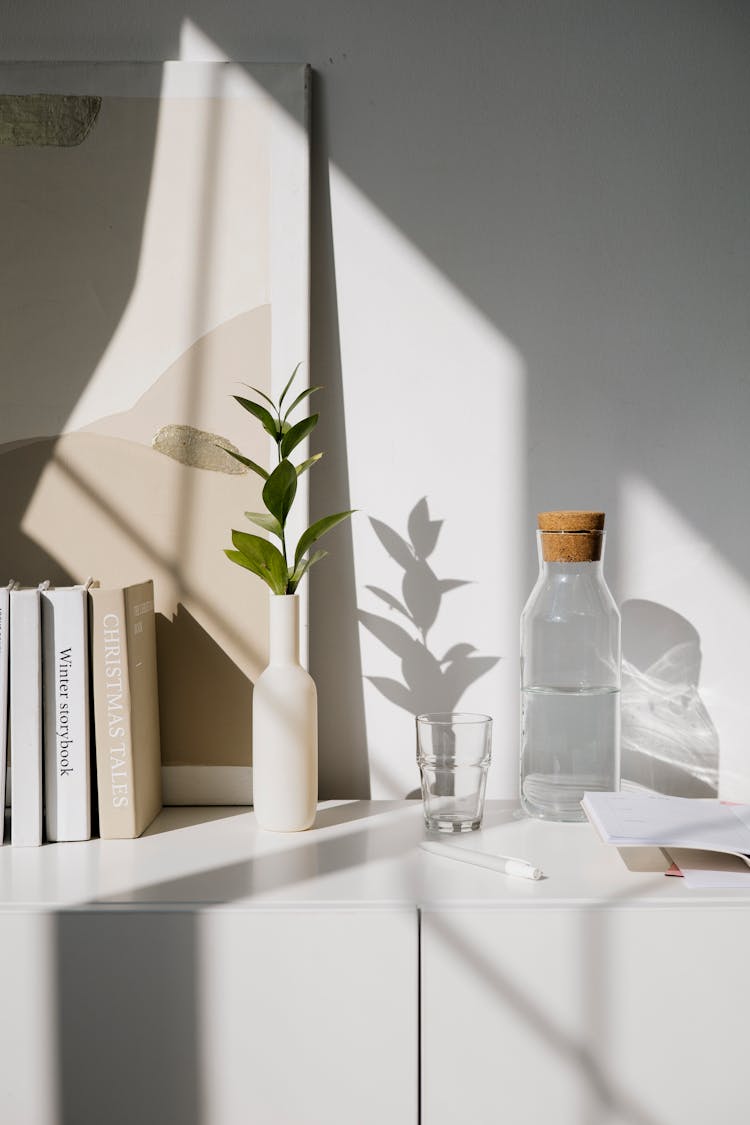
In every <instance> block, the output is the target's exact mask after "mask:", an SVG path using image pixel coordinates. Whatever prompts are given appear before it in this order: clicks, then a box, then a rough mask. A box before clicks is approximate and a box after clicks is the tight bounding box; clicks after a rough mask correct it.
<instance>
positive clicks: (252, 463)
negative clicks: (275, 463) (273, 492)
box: [214, 442, 268, 480]
mask: <svg viewBox="0 0 750 1125" xmlns="http://www.w3.org/2000/svg"><path fill="white" fill-rule="evenodd" d="M214 444H215V445H216V448H217V449H223V450H224V452H225V453H228V454H229V456H230V457H234V459H235V461H239V463H240V464H241V465H246V466H247V467H248V469H252V470H253V472H254V473H257V474H258V476H260V477H263V480H268V473H267V472H266V470H265V469H262V468H261V467H260V465H257V464H256V463H255V461H251V460H250V458H249V457H243V456H242V454H241V453H235V451H234V450H233V449H227V447H226V446H225V445H219V443H218V442H215V443H214Z"/></svg>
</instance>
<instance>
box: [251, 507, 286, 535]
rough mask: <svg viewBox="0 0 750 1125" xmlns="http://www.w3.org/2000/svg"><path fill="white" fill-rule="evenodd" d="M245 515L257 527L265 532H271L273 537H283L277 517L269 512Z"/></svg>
mask: <svg viewBox="0 0 750 1125" xmlns="http://www.w3.org/2000/svg"><path fill="white" fill-rule="evenodd" d="M245 515H246V516H247V518H248V519H249V520H250V522H251V523H254V524H255V525H256V526H257V527H262V528H263V530H264V531H270V532H271V533H272V534H273V535H278V537H279V539H281V536H282V535H283V531H282V527H281V524H280V523H279V521H278V520H277V519H276V516H272V515H270V514H269V513H268V512H245Z"/></svg>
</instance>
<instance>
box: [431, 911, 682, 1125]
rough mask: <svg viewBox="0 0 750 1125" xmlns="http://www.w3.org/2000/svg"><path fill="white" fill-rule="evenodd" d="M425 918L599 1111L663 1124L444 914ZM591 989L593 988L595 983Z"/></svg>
mask: <svg viewBox="0 0 750 1125" xmlns="http://www.w3.org/2000/svg"><path fill="white" fill-rule="evenodd" d="M623 897H629V896H627V895H626V896H623ZM613 901H614V899H613V900H611V901H610V900H608V902H607V905H611V904H612V902H613ZM429 918H430V928H431V930H432V932H434V933H435V934H436V936H437V937H438V938H439V939H440V940H441V941H442V942H443V944H444V945H446V946H448V947H449V948H450V949H451V951H452V952H453V953H454V954H455V955H457V956H458V957H460V958H461V961H462V963H463V964H464V965H466V966H468V968H469V969H470V970H471V971H472V972H473V973H474V974H475V975H477V976H479V977H481V979H482V982H483V984H484V985H485V986H486V987H487V988H489V989H490V990H491V991H492V993H493V994H494V995H495V997H496V999H498V1000H499V1001H500V1002H501V1003H503V1004H504V1005H507V1006H508V1007H509V1008H510V1009H511V1010H512V1011H513V1012H514V1014H515V1015H516V1016H518V1017H519V1018H520V1020H521V1021H522V1022H523V1023H524V1024H526V1025H527V1026H528V1027H529V1028H530V1029H531V1031H533V1032H534V1034H535V1035H536V1036H537V1037H538V1038H539V1039H540V1040H541V1041H542V1042H543V1043H544V1044H545V1045H546V1046H547V1047H549V1048H550V1049H552V1050H553V1051H555V1053H556V1054H558V1055H559V1056H560V1057H561V1058H563V1059H564V1060H565V1061H566V1062H567V1063H568V1064H569V1065H570V1066H572V1067H574V1068H575V1069H576V1071H577V1072H578V1073H579V1074H580V1075H581V1077H582V1078H583V1080H584V1081H585V1082H586V1084H587V1087H588V1089H589V1092H590V1093H591V1094H592V1095H593V1097H594V1099H595V1100H596V1103H597V1105H598V1107H599V1108H600V1109H607V1110H609V1111H611V1112H615V1113H617V1114H619V1115H620V1117H621V1119H622V1120H624V1121H629V1122H631V1123H632V1125H663V1122H661V1121H660V1120H659V1119H658V1118H656V1117H654V1115H653V1114H652V1113H650V1112H649V1111H648V1110H647V1109H646V1108H645V1107H644V1106H642V1105H640V1104H639V1103H638V1102H637V1101H636V1100H635V1099H634V1098H632V1097H631V1096H629V1095H628V1094H626V1093H624V1092H623V1091H621V1090H618V1089H617V1087H616V1085H615V1083H614V1082H613V1081H612V1079H611V1078H609V1077H608V1075H607V1074H606V1073H605V1071H604V1068H603V1066H602V1064H601V1063H600V1062H599V1060H598V1059H597V1057H596V1054H595V1053H594V1050H593V1049H592V1048H591V1047H589V1046H587V1045H586V1044H584V1043H581V1042H579V1041H577V1040H576V1039H575V1038H573V1036H571V1035H568V1034H567V1033H566V1032H564V1031H562V1030H561V1029H560V1028H559V1027H556V1026H555V1025H554V1024H553V1023H552V1021H551V1020H550V1019H549V1018H548V1017H547V1016H546V1015H545V1014H544V1012H543V1011H542V1010H541V1009H540V1008H539V1007H538V1005H536V1004H535V1003H534V1002H533V1001H532V1000H531V999H530V997H529V996H528V995H526V994H525V993H524V992H523V991H522V990H521V989H520V988H519V987H518V985H517V984H516V983H515V982H514V981H513V980H511V979H510V977H509V976H508V975H507V974H506V973H503V972H502V971H501V970H500V969H499V968H498V963H497V962H495V961H491V960H490V959H489V958H488V957H486V956H485V955H484V954H482V953H480V952H479V951H478V950H477V949H473V948H472V947H471V946H470V944H469V942H468V941H466V940H463V939H462V938H461V937H460V936H459V935H458V934H457V933H456V932H455V930H451V929H450V926H449V924H447V922H446V914H445V913H440V912H439V911H433V910H431V911H430V912H429ZM423 926H424V920H423ZM422 932H424V928H422ZM594 987H595V988H596V984H594ZM595 1120H598V1118H596V1119H595Z"/></svg>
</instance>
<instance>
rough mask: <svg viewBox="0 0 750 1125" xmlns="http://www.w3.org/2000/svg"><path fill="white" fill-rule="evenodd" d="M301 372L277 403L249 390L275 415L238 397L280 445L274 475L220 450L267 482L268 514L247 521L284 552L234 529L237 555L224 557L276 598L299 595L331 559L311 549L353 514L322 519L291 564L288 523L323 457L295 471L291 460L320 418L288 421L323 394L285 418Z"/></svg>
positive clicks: (300, 396)
mask: <svg viewBox="0 0 750 1125" xmlns="http://www.w3.org/2000/svg"><path fill="white" fill-rule="evenodd" d="M299 368H300V364H297V366H296V367H295V369H294V371H293V372H292V374H291V377H290V379H289V381H288V383H287V384H286V386H285V387H284V390H283V391H282V392H281V395H280V397H279V401H278V403H276V402H274V401H273V399H271V398H269V397H268V395H267V394H264V392H263V391H261V390H258V388H257V387H249V390H251V391H253V392H254V393H255V394H256V395H258V397H259V398H262V399H263V400H264V401H265V402H267V403H268V405H269V406H270V408H271V409H270V410H269V409H268V408H267V407H265V406H263V405H262V404H261V403H259V402H254V401H253V400H252V399H249V398H242V397H241V396H240V395H234V396H233V397H234V400H235V402H238V403H239V404H240V406H241V407H242V408H243V410H247V411H248V413H249V414H252V415H253V417H254V418H257V419H258V421H259V422H260V423H261V425H262V426H263V429H264V430H265V431H266V433H267V434H270V436H271V437H272V438H273V440H274V441H275V442H276V452H277V455H278V463H277V465H276V467H275V468H274V469H273V471H272V472H270V473H269V472H267V471H266V470H265V469H264V468H263V467H262V466H261V465H258V464H256V462H255V461H251V460H250V458H249V457H245V456H244V455H243V454H242V453H237V452H236V451H235V450H232V449H227V448H226V446H221V448H222V449H223V450H224V452H225V453H228V454H229V455H230V457H234V459H235V460H236V461H239V462H240V464H242V465H245V467H246V468H248V469H251V470H252V471H253V472H254V473H257V474H258V476H260V477H262V478H263V481H264V484H263V503H264V505H265V507H266V511H265V512H245V515H246V516H247V518H248V519H249V520H250V522H251V523H254V524H255V526H256V527H260V528H262V529H263V530H264V531H268V532H270V533H271V535H274V536H275V537H276V538H277V539H279V540H280V542H281V549H279V548H278V547H277V546H276V545H275V544H274V543H272V542H271V541H270V540H269V539H264V538H263V537H262V536H260V535H251V534H250V533H248V532H246V531H236V530H234V529H233V530H232V543H233V544H234V548H235V549H234V550H233V551H230V550H226V551H225V552H224V554H225V555H226V556H227V558H228V559H231V561H232V562H233V563H236V564H237V566H243V567H245V569H246V570H250V571H252V572H253V574H257V575H258V577H259V578H262V579H263V581H264V582H265V583H266V584H267V585H268V586H270V588H271V590H272V591H273V593H274V594H294V593H295V591H296V590H297V587H298V586H299V584H300V582H301V580H302V578H303V577H304V576H305V574H306V573H307V571H308V570H309V569H310V567H311V566H313V565H314V564H315V563H316V562H319V561H320V559H322V558H325V556H326V555H327V554H328V552H327V551H314V552H313V553H312V554H311V553H310V548H311V547H312V546H313V545H314V544H315V543H317V541H318V540H319V539H320V538H321V536H323V535H325V533H326V532H327V531H330V530H331V528H333V527H335V526H336V525H337V524H339V523H341V522H342V520H345V519H347V518H348V517H349V516H350V515H352V511H348V512H337V513H336V514H335V515H333V516H324V517H323V519H320V520H316V522H315V523H314V524H312V525H311V526H310V527H308V529H307V531H304V532H303V533H302V535H301V536H300V538H299V542H298V543H297V546H296V548H295V551H294V555H293V556H292V561H290V556H289V555H288V553H287V552H288V545H287V541H286V522H287V518H288V516H289V512H290V511H291V507H292V504H293V503H294V497H295V495H296V492H297V480H298V478H299V477H300V476H301V475H302V473H304V472H306V471H307V470H308V469H309V468H311V467H312V466H313V465H314V464H315V463H316V462H317V461H319V460H320V458H321V457H322V456H323V454H322V453H316V454H315V456H314V457H310V458H308V460H307V461H303V462H302V464H301V465H293V464H292V462H291V461H290V460H289V455H290V454H291V453H292V452H293V451H294V450H295V449H296V448H297V446H298V445H299V444H300V442H302V441H304V440H305V438H306V437H307V436H308V434H310V433H311V432H312V431H313V430H314V429H315V426H316V425H317V424H318V417H319V415H318V414H311V415H310V416H309V417H308V418H303V419H301V421H299V422H294V423H292V422H290V421H289V416H290V415H291V414H292V412H293V411H294V410H295V409H296V408H297V407H298V406H299V405H300V404H301V403H302V402H303V401H304V400H305V399H306V398H308V397H309V395H311V394H314V392H315V391H320V390H322V387H306V388H305V390H304V391H301V392H300V394H298V395H297V397H296V398H295V399H294V401H293V402H292V404H291V406H288V407H287V409H286V411H285V412H284V414H283V416H282V413H281V411H282V409H283V407H284V400H285V399H286V396H287V394H288V392H289V390H290V389H291V386H292V383H293V382H294V379H295V376H296V374H297V372H298V371H299Z"/></svg>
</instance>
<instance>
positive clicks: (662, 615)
mask: <svg viewBox="0 0 750 1125" xmlns="http://www.w3.org/2000/svg"><path fill="white" fill-rule="evenodd" d="M622 637H623V658H622V777H623V781H624V782H625V783H626V784H627V782H631V783H635V784H636V785H641V786H644V787H646V788H648V789H653V790H655V791H656V792H659V793H669V794H671V795H673V796H678V797H715V796H716V793H717V790H718V776H719V736H718V733H717V730H716V727H715V726H714V724H713V722H712V720H711V716H710V715H709V713H708V710H707V709H706V706H705V704H704V702H703V700H702V698H701V695H700V692H699V690H698V684H699V680H700V667H701V647H700V637H699V635H698V633H697V631H696V629H695V628H694V627H693V625H691V624H690V622H689V621H688V620H686V618H684V617H682V616H681V615H680V614H679V613H676V612H675V611H674V610H671V609H668V608H667V607H666V606H663V605H660V604H658V603H657V602H650V601H643V600H641V599H631V600H629V601H626V602H625V603H624V604H623V606H622Z"/></svg>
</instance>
